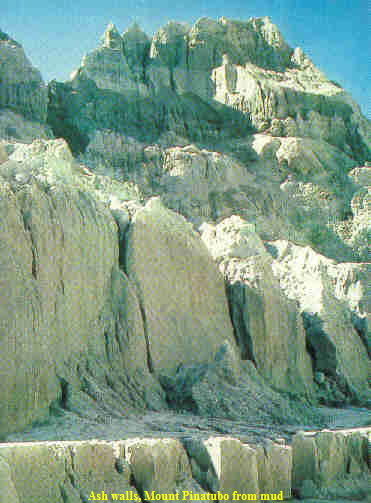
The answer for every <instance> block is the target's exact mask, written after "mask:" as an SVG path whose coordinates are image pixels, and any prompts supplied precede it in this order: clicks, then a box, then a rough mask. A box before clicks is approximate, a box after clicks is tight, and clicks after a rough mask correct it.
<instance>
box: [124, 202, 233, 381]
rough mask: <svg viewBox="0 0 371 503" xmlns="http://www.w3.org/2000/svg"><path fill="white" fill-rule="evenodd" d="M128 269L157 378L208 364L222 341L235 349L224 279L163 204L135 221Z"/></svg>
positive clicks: (144, 211) (188, 229)
mask: <svg viewBox="0 0 371 503" xmlns="http://www.w3.org/2000/svg"><path fill="white" fill-rule="evenodd" d="M126 270H127V273H128V276H129V278H130V280H131V281H132V282H133V284H134V285H135V286H136V288H137V293H138V297H139V300H140V303H141V309H142V312H143V317H144V324H145V331H146V339H147V344H148V352H149V359H150V367H151V369H153V371H154V372H155V373H157V374H158V373H161V372H162V371H175V370H176V368H177V367H178V366H179V365H181V364H183V365H184V364H190V365H192V364H195V363H207V362H210V361H212V360H213V359H214V356H215V353H216V351H217V349H218V348H219V346H221V345H222V344H223V342H224V341H228V342H229V343H230V344H232V345H233V344H234V340H233V331H232V325H231V322H230V319H229V313H228V305H227V299H226V297H225V292H224V284H223V278H222V276H221V275H220V274H219V273H218V270H217V268H216V266H215V264H214V263H213V261H212V259H211V257H210V255H209V253H208V251H207V249H206V247H205V245H204V244H203V242H202V241H201V240H200V237H199V236H198V235H197V234H196V233H195V231H194V230H193V229H192V226H191V224H190V223H188V222H186V220H185V219H184V218H183V217H181V216H178V215H175V214H174V213H173V212H171V211H169V210H168V209H167V208H166V207H164V206H163V205H162V203H161V201H160V200H159V199H151V200H150V201H149V202H148V203H147V205H146V206H145V207H144V208H143V209H142V210H140V211H138V212H137V213H136V215H135V217H134V219H133V222H132V225H131V227H130V230H129V234H128V237H127V255H126ZM169 347H171V355H169V353H168V351H167V348H169Z"/></svg>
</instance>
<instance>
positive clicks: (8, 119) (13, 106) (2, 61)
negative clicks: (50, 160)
mask: <svg viewBox="0 0 371 503" xmlns="http://www.w3.org/2000/svg"><path fill="white" fill-rule="evenodd" d="M47 106H48V91H47V87H46V86H45V84H44V82H43V80H42V77H41V74H40V72H39V71H38V70H37V69H36V68H34V67H33V66H32V64H31V62H30V61H29V59H28V58H27V56H26V55H25V53H24V50H23V48H22V46H21V45H20V44H19V43H18V42H16V41H15V40H13V39H12V38H11V37H9V35H7V34H6V33H4V32H2V31H1V30H0V134H1V137H2V138H4V137H6V138H12V139H17V140H20V141H22V140H25V141H32V140H34V139H36V138H39V137H41V138H46V137H48V136H49V137H50V130H49V128H48V127H46V124H45V123H46V118H47Z"/></svg>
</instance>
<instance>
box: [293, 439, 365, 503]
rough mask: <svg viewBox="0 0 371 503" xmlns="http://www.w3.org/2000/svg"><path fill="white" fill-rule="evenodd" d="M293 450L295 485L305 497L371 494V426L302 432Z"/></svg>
mask: <svg viewBox="0 0 371 503" xmlns="http://www.w3.org/2000/svg"><path fill="white" fill-rule="evenodd" d="M292 449H293V475H292V477H293V479H292V485H293V489H294V490H295V492H296V494H297V495H299V496H300V498H301V499H305V500H306V499H314V498H316V499H317V498H319V499H328V500H331V501H333V500H336V501H338V500H339V499H347V500H348V499H349V500H361V501H362V500H364V501H366V498H367V497H369V494H370V493H369V490H370V486H371V463H370V452H371V451H370V429H359V430H343V431H337V432H333V431H326V430H324V431H321V432H311V433H298V434H297V435H295V437H294V439H293V445H292ZM367 501H368V499H367Z"/></svg>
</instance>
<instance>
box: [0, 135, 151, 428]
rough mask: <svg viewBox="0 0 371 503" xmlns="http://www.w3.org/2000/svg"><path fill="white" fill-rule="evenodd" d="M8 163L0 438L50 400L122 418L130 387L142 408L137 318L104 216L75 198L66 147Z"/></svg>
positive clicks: (143, 371) (78, 194) (0, 282)
mask: <svg viewBox="0 0 371 503" xmlns="http://www.w3.org/2000/svg"><path fill="white" fill-rule="evenodd" d="M22 152H23V153H25V159H23V160H21V161H17V160H14V159H12V157H13V156H14V158H15V159H17V156H18V158H19V157H20V158H22ZM13 156H11V158H10V160H9V161H6V162H4V163H3V164H2V165H1V172H0V175H1V177H0V181H1V193H2V197H1V199H0V204H1V214H2V219H1V253H0V257H1V259H0V260H1V271H2V273H1V279H0V289H1V298H2V299H3V300H2V303H1V315H0V320H1V330H0V333H1V338H2V346H3V348H5V353H4V358H2V360H1V372H0V375H1V379H2V381H3V382H4V383H6V384H5V385H4V386H3V388H2V392H1V399H0V401H1V403H2V414H1V422H0V432H1V434H4V433H6V432H9V431H12V430H19V429H20V428H22V427H24V426H25V425H27V424H30V423H32V422H33V421H36V420H40V419H41V418H42V417H47V416H48V413H49V407H50V406H51V405H52V403H53V402H59V403H60V404H61V405H62V406H63V407H66V408H69V409H71V410H75V411H76V412H77V413H82V414H84V413H85V414H92V415H94V416H95V415H97V416H101V417H103V416H104V414H105V413H107V414H109V413H111V412H112V413H114V411H115V410H121V411H122V410H123V403H124V402H125V392H124V391H123V390H124V388H125V387H129V388H130V386H132V387H133V388H134V389H136V390H137V395H138V396H137V398H136V399H135V403H136V405H140V403H141V404H142V406H144V405H145V403H147V400H146V398H145V395H146V393H149V395H150V393H151V392H150V389H151V384H150V382H151V378H150V374H149V371H148V368H147V361H146V360H147V358H146V354H147V349H146V345H145V339H144V332H143V324H142V317H141V313H140V310H139V305H138V301H137V298H136V296H135V293H134V290H133V287H132V286H131V284H130V282H129V280H128V278H127V277H126V276H125V275H124V274H123V273H122V272H121V271H120V270H119V268H118V257H119V250H118V239H117V227H116V225H115V222H114V220H113V218H112V216H111V214H110V212H109V210H108V209H107V208H106V207H105V206H104V205H103V204H101V203H99V202H98V201H97V200H96V199H95V198H94V197H92V195H91V194H89V193H88V192H87V191H84V190H82V189H83V186H82V185H81V184H79V177H78V176H77V171H76V167H75V163H74V161H73V159H72V156H71V154H70V152H69V150H68V148H67V146H66V145H65V143H64V142H63V141H60V140H57V141H53V142H43V141H39V142H35V143H33V144H32V145H31V146H29V147H27V148H26V147H21V148H20V149H19V150H16V151H15V152H14V154H13ZM134 353H135V355H136V357H135V358H134V357H133V355H134ZM125 369H126V370H125ZM110 375H111V377H109V376H110ZM113 376H116V377H113ZM107 381H108V382H111V383H114V382H115V384H114V385H113V384H112V385H111V386H110V385H109V384H107ZM147 385H148V386H149V387H148V386H147ZM101 386H102V387H101ZM146 388H147V389H146ZM140 389H142V393H141V392H140ZM155 394H156V393H155ZM129 395H130V393H129V394H128V393H126V398H127V399H128V402H129V403H130V399H129V398H128V397H129ZM149 395H148V397H149ZM160 395H161V393H160ZM140 396H142V398H141V399H140V398H139V397H140ZM105 400H106V405H104V404H103V402H104V401H105ZM149 400H150V398H149ZM99 402H101V403H100V405H99ZM160 402H161V399H160ZM132 403H133V402H132ZM108 404H109V405H108ZM128 407H130V406H129V405H128Z"/></svg>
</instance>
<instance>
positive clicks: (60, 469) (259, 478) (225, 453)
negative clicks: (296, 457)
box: [0, 437, 291, 503]
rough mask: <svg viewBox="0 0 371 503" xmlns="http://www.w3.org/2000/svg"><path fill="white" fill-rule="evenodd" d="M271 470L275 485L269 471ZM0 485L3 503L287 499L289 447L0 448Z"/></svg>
mask: <svg viewBox="0 0 371 503" xmlns="http://www.w3.org/2000/svg"><path fill="white" fill-rule="evenodd" d="M278 456H280V460H281V465H278V463H277V459H278ZM274 466H275V480H273V479H272V473H273V472H271V473H269V472H268V470H269V469H271V468H272V467H274ZM276 477H277V478H276ZM0 480H1V482H2V486H1V487H2V492H1V495H0V501H1V502H4V503H5V502H7V503H10V502H11V503H24V502H26V501H29V502H35V503H36V502H39V501H45V500H46V499H49V500H50V501H53V502H55V503H65V502H69V503H75V502H76V503H77V502H79V501H81V500H82V501H84V500H86V501H88V500H89V501H91V500H94V499H99V497H98V495H99V496H100V499H101V500H106V501H114V500H115V498H114V497H113V496H112V493H114V494H118V497H117V498H116V499H118V500H121V501H122V500H124V499H125V500H130V501H141V500H143V499H144V500H145V501H158V500H159V499H160V500H161V501H166V500H169V499H171V496H172V495H174V496H175V495H176V494H177V493H178V494H179V496H178V498H179V500H183V501H186V500H192V495H194V497H199V498H201V495H204V498H205V499H207V500H211V501H215V500H217V499H218V494H222V495H223V498H226V497H227V496H228V497H229V498H228V499H230V500H231V499H232V495H233V492H235V491H237V493H238V494H240V495H242V494H244V495H247V494H249V495H254V496H255V497H254V500H255V501H260V498H259V495H260V492H262V493H266V494H273V493H276V494H280V496H281V497H284V498H289V497H290V496H291V449H290V448H289V447H287V446H286V447H285V446H279V445H278V444H274V443H270V444H269V445H268V444H267V445H266V446H265V447H264V448H263V446H262V447H261V448H259V449H257V448H256V446H249V445H248V444H243V443H242V442H240V441H239V440H238V439H235V438H231V437H211V438H208V439H205V440H196V439H190V438H186V439H184V441H183V443H181V442H180V441H179V440H175V439H171V438H164V439H153V438H144V439H143V438H142V439H139V438H135V439H131V440H126V441H125V440H122V441H118V442H104V441H90V442H50V443H33V444H27V443H23V444H22V443H19V444H16V443H15V444H8V445H6V444H4V445H1V446H0ZM277 484H279V485H277ZM281 491H282V492H281ZM104 494H105V495H107V497H106V498H105V497H103V495H104ZM198 495H199V496H198Z"/></svg>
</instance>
